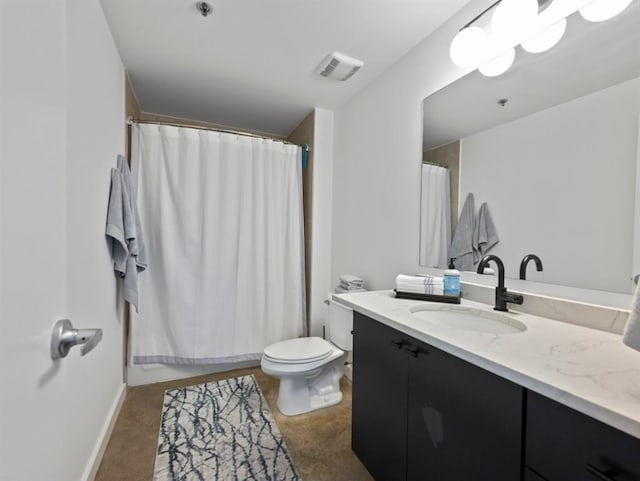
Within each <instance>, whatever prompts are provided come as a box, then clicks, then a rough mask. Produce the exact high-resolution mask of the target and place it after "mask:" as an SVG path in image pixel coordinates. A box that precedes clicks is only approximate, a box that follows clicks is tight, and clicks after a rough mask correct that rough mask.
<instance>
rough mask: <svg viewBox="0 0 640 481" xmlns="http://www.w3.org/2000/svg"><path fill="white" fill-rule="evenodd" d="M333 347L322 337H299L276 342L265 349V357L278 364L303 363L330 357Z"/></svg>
mask: <svg viewBox="0 0 640 481" xmlns="http://www.w3.org/2000/svg"><path fill="white" fill-rule="evenodd" d="M331 351H333V346H331V344H329V343H328V342H327V341H325V340H324V339H322V338H321V337H299V338H296V339H288V340H286V341H281V342H276V343H275V344H271V345H270V346H267V347H265V348H264V354H265V356H267V357H269V358H271V359H273V360H274V361H278V362H285V363H298V362H300V363H302V362H312V361H319V360H321V359H324V358H325V357H328V356H329V354H331Z"/></svg>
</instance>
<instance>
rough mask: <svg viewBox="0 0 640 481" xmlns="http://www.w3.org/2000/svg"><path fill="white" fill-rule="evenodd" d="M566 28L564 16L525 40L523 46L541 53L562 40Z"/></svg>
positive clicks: (528, 50) (529, 50)
mask: <svg viewBox="0 0 640 481" xmlns="http://www.w3.org/2000/svg"><path fill="white" fill-rule="evenodd" d="M566 29H567V21H566V19H564V18H563V19H562V20H560V21H559V22H557V23H555V24H553V25H551V26H550V27H547V28H545V29H544V30H542V31H540V32H537V33H535V34H534V35H533V36H531V37H529V38H527V39H526V40H524V41H523V42H522V43H521V45H522V48H523V49H525V50H526V51H527V52H530V53H540V52H544V51H546V50H549V49H550V48H551V47H553V46H554V45H556V44H557V43H558V42H559V41H560V39H561V38H562V36H563V35H564V32H565V30H566Z"/></svg>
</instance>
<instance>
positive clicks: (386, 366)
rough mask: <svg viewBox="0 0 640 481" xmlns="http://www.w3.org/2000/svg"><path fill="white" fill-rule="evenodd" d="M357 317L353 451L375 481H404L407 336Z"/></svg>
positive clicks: (367, 319)
mask: <svg viewBox="0 0 640 481" xmlns="http://www.w3.org/2000/svg"><path fill="white" fill-rule="evenodd" d="M353 314H354V318H353V326H354V332H353V366H354V370H353V414H352V416H353V418H352V423H353V427H352V448H353V451H354V452H355V453H356V455H357V456H358V458H360V460H361V461H362V463H363V464H364V465H365V467H366V468H367V469H368V470H369V472H370V473H371V475H372V476H373V477H374V478H375V480H376V481H403V480H404V479H405V477H406V433H407V431H406V430H407V418H406V416H407V362H408V356H407V355H406V353H405V352H404V351H403V350H402V349H401V346H402V344H403V343H407V336H405V335H403V334H401V333H399V332H398V331H396V330H395V329H392V328H390V327H387V326H385V325H383V324H381V323H379V322H377V321H375V320H373V319H370V318H368V317H366V316H363V315H362V314H360V313H358V312H354V313H353ZM393 343H397V344H393Z"/></svg>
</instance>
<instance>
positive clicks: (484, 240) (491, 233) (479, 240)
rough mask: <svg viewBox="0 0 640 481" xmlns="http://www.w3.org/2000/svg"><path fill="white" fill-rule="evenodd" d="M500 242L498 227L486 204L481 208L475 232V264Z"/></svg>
mask: <svg viewBox="0 0 640 481" xmlns="http://www.w3.org/2000/svg"><path fill="white" fill-rule="evenodd" d="M499 241H500V239H498V232H497V231H496V226H495V224H494V223H493V219H492V218H491V214H490V213H489V206H488V205H487V203H486V202H485V203H484V204H482V205H481V206H480V210H479V212H478V220H477V222H476V225H475V229H474V231H473V251H474V261H473V262H474V264H477V263H478V262H480V259H482V258H483V257H484V256H485V255H486V254H487V252H489V250H490V249H491V248H492V247H493V246H495V245H496V244H497V243H498V242H499Z"/></svg>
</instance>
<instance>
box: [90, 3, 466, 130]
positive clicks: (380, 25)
mask: <svg viewBox="0 0 640 481" xmlns="http://www.w3.org/2000/svg"><path fill="white" fill-rule="evenodd" d="M196 3H197V2H196V0H101V4H102V8H103V10H104V12H105V16H106V18H107V22H108V23H109V27H110V29H111V31H112V33H113V36H114V39H115V42H116V44H117V47H118V50H119V52H120V56H121V58H122V62H123V64H124V66H125V69H126V70H127V72H128V75H129V78H130V80H131V83H132V86H133V89H134V91H135V93H136V96H137V98H138V101H139V102H140V107H141V109H142V110H143V111H145V112H153V113H160V114H164V115H171V116H175V117H183V118H188V119H192V120H202V121H208V122H212V123H217V124H222V125H225V126H228V127H233V128H238V129H246V130H253V131H260V132H266V133H272V134H276V135H281V136H284V135H287V134H288V133H289V132H291V130H292V129H293V128H295V126H296V125H297V124H298V123H299V122H300V121H301V120H302V119H303V118H304V117H305V116H306V115H307V114H308V113H309V112H310V111H311V110H312V109H313V108H314V107H322V108H327V109H332V110H333V109H336V108H338V107H340V106H341V105H342V104H344V103H345V102H346V101H348V100H349V98H351V97H352V96H353V95H355V94H356V93H357V92H358V91H360V90H361V89H363V88H364V87H365V86H366V85H367V84H369V83H370V82H371V81H372V80H373V79H375V78H376V77H377V76H379V75H380V74H381V73H382V72H384V71H385V70H386V69H388V68H389V67H391V66H392V65H393V64H394V63H395V62H396V61H397V60H399V59H400V58H401V57H402V56H403V55H404V54H406V53H407V52H408V51H409V50H410V49H411V48H412V47H414V46H415V45H417V44H418V43H420V42H421V41H422V40H423V39H424V38H425V37H427V36H428V35H429V34H430V33H431V32H432V31H433V30H435V29H436V28H437V27H438V26H439V25H441V24H442V23H443V22H444V21H445V20H447V19H448V18H449V17H451V16H452V15H453V14H454V13H455V12H456V11H458V10H459V9H460V8H461V7H462V6H464V4H466V3H468V0H428V1H427V0H209V4H210V6H211V7H212V9H213V13H212V14H211V15H209V16H207V17H203V16H202V15H201V14H200V12H199V11H198V10H197V7H196ZM334 51H337V52H341V53H343V54H346V55H349V56H352V57H355V58H358V59H360V60H363V61H364V67H363V68H362V69H361V70H360V71H359V72H358V73H356V75H355V76H354V77H352V78H351V79H350V80H348V81H346V82H340V81H336V80H330V79H326V78H323V77H320V76H317V75H315V74H314V71H315V69H316V67H317V66H318V64H319V63H320V61H321V60H322V59H323V58H324V57H325V56H326V55H328V54H329V53H331V52H334Z"/></svg>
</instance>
